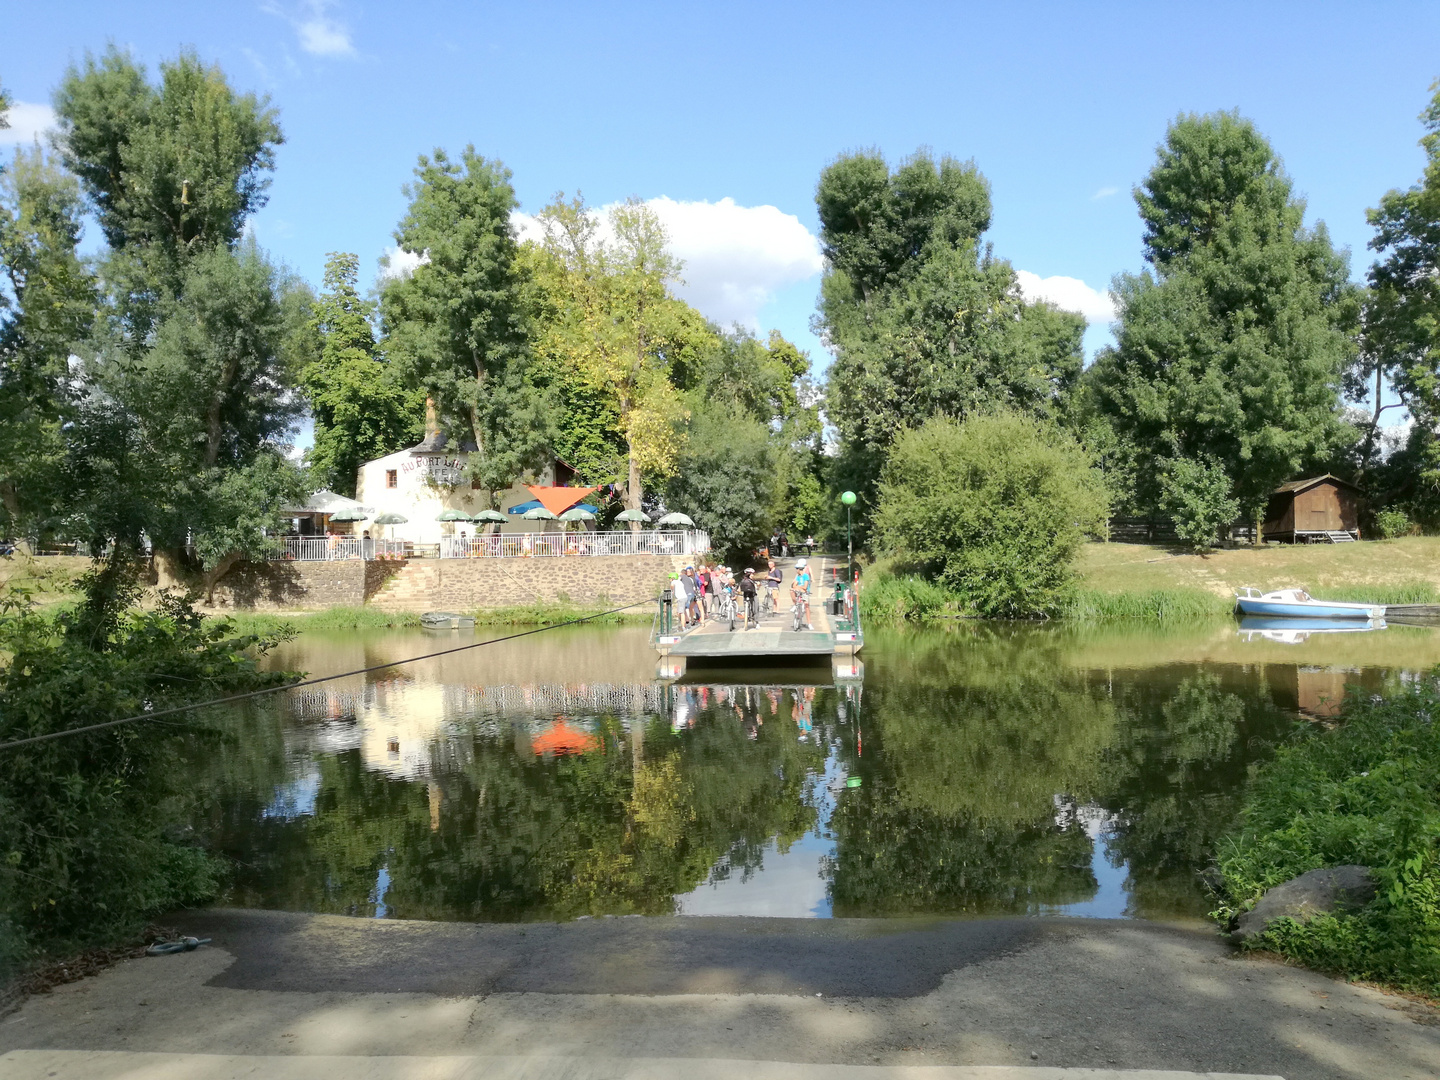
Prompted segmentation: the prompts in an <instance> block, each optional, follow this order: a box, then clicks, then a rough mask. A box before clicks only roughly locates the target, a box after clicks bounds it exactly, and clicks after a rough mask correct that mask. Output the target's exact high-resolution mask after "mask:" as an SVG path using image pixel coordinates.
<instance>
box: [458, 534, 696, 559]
mask: <svg viewBox="0 0 1440 1080" xmlns="http://www.w3.org/2000/svg"><path fill="white" fill-rule="evenodd" d="M709 550H710V536H709V534H707V533H704V532H700V531H698V530H693V531H692V530H681V529H675V530H669V529H648V530H644V531H641V532H633V533H632V532H573V533H561V532H545V533H497V534H495V535H494V536H467V537H459V536H449V537H446V538H445V539H443V540H441V541H440V557H441V558H442V559H524V558H534V557H546V556H552V555H699V554H702V553H703V552H706V551H709Z"/></svg>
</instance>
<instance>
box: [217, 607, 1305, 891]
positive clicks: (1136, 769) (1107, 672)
mask: <svg viewBox="0 0 1440 1080" xmlns="http://www.w3.org/2000/svg"><path fill="white" fill-rule="evenodd" d="M1144 644H1145V642H1144V639H1143V638H1137V637H1136V636H1135V635H1133V634H1132V635H1131V636H1130V637H1117V638H1115V640H1111V639H1110V638H1106V637H1104V636H1103V635H1099V634H1097V633H1095V632H1091V633H1090V635H1089V636H1088V637H1085V636H1083V635H1082V634H1080V633H1079V632H1077V631H1066V630H1063V629H1062V630H1059V631H1057V630H1055V629H1053V628H1051V629H1036V628H1027V627H1013V626H1005V625H996V624H986V625H978V626H975V625H966V626H962V627H957V628H956V629H954V630H951V631H933V630H909V629H907V630H905V631H901V632H896V631H887V630H884V629H880V630H874V631H872V632H871V634H870V641H869V643H868V645H867V650H868V651H870V652H871V658H872V659H871V663H870V678H869V680H868V681H867V683H866V686H865V689H864V697H863V702H864V707H863V708H861V709H859V710H858V714H857V712H855V711H851V713H850V714H849V717H848V722H847V723H844V724H841V723H839V722H838V721H839V716H838V712H837V705H836V702H837V698H836V693H837V692H836V691H834V690H831V689H822V690H819V691H818V692H814V697H813V700H811V699H809V698H806V697H805V696H803V694H802V695H801V696H800V697H798V698H797V697H796V691H795V690H793V689H790V688H782V687H774V686H769V687H762V686H729V687H699V686H694V687H675V688H674V689H673V691H667V693H673V695H674V700H675V708H674V710H673V712H672V713H671V714H668V715H666V716H663V717H661V716H652V717H649V718H647V719H645V720H644V722H643V723H641V722H640V721H633V722H632V723H631V725H630V726H628V727H627V725H625V724H622V723H620V722H619V721H616V720H613V719H610V720H604V721H600V722H598V723H596V722H585V721H575V722H574V723H575V724H576V725H577V726H578V727H583V728H584V729H585V730H586V732H587V733H589V734H587V737H586V739H581V740H551V741H552V742H554V743H555V746H556V747H557V748H559V749H564V748H565V746H569V745H570V744H571V743H572V742H573V743H574V745H576V746H580V745H583V744H584V743H585V742H586V741H587V739H588V738H589V736H590V735H593V736H594V737H595V739H596V740H597V741H598V745H597V748H596V749H595V750H593V751H590V752H587V753H578V754H556V755H553V756H536V754H535V753H534V752H533V751H534V748H535V746H536V738H535V736H536V730H537V729H536V728H535V727H534V725H533V724H532V723H527V722H519V721H517V722H515V723H514V724H512V723H511V721H510V720H509V719H505V718H503V717H501V718H499V719H494V717H497V716H500V714H499V713H496V712H492V713H489V714H487V715H488V716H490V717H492V719H487V720H485V721H484V722H483V723H477V724H476V725H475V726H474V727H473V728H471V727H465V726H464V725H457V724H456V723H454V722H450V723H448V725H447V726H446V727H445V729H444V730H446V731H447V732H448V734H447V735H446V736H445V737H444V738H437V740H436V741H435V742H434V743H433V744H432V745H431V748H430V751H431V754H430V775H428V776H420V777H419V778H418V779H413V778H412V779H404V778H400V777H401V774H400V773H399V772H397V770H395V769H393V768H390V767H389V766H388V765H387V764H386V762H381V761H379V760H378V759H376V760H374V761H371V762H370V764H369V767H367V764H366V761H365V759H364V757H363V751H361V750H357V749H355V747H356V745H357V742H358V741H359V735H360V732H361V729H362V728H363V725H356V724H355V723H354V721H353V720H351V721H350V724H351V726H350V727H348V728H347V727H346V726H345V723H346V721H345V718H344V717H343V716H332V715H329V714H328V713H326V712H325V711H324V710H320V711H319V712H317V713H316V714H315V716H313V717H310V718H309V719H307V720H305V721H303V722H295V721H289V720H285V719H282V718H281V717H280V715H279V713H278V712H275V711H273V710H272V711H271V712H264V711H263V710H254V711H253V713H247V715H246V717H245V718H244V719H243V720H237V722H236V723H235V725H234V729H235V730H236V731H237V732H243V733H244V737H243V738H236V739H234V740H232V741H230V742H228V743H226V744H225V745H224V746H223V747H221V748H220V749H219V750H216V751H214V752H212V753H211V754H210V756H209V757H208V758H206V759H204V760H202V761H201V762H199V763H197V769H201V770H205V769H208V770H209V771H210V774H211V779H210V780H209V782H208V783H201V784H199V785H198V787H199V789H200V791H201V796H200V802H201V804H202V805H201V808H200V817H199V819H198V821H197V824H198V825H199V827H200V830H201V832H202V834H203V835H205V836H207V837H210V838H213V840H214V842H215V843H216V845H217V846H218V847H220V848H221V849H222V850H224V851H225V852H227V853H229V854H231V855H233V856H234V857H235V858H236V859H237V860H238V867H237V870H236V874H235V887H234V899H235V900H236V901H237V902H240V903H247V904H256V905H265V906H283V907H289V908H295V909H301V910H322V911H337V912H354V913H357V914H364V913H369V912H371V911H372V910H373V907H374V905H373V899H372V893H373V891H374V889H375V883H376V877H377V874H378V873H379V871H380V870H381V868H382V867H383V868H385V869H386V870H387V872H388V876H389V881H390V884H389V888H388V891H387V894H386V897H385V903H386V905H387V908H388V910H389V911H390V913H392V914H394V915H396V916H401V917H412V918H445V919H519V918H527V917H530V918H544V917H561V918H563V917H568V916H573V915H578V914H588V913H597V914H598V913H617V914H618V913H627V912H647V913H648V912H655V913H663V912H669V911H672V910H673V909H674V900H673V897H674V896H675V895H676V894H683V893H686V892H689V891H690V890H691V889H693V888H695V887H696V886H697V885H699V884H700V883H702V882H704V881H706V880H707V879H712V880H713V879H718V878H723V877H727V876H735V877H740V878H744V877H747V876H749V875H751V874H753V873H754V872H755V871H756V870H757V869H759V868H760V867H761V866H762V860H763V857H764V854H765V853H766V851H767V850H773V849H771V848H770V847H769V845H770V844H771V843H772V842H778V845H779V847H780V849H781V850H782V851H784V850H786V849H788V847H789V846H790V844H791V843H793V842H794V841H795V840H796V839H798V838H799V837H801V836H803V835H804V834H805V833H806V831H807V830H809V829H812V828H815V827H816V825H817V809H816V807H817V804H821V803H825V802H826V801H827V800H828V796H825V795H823V792H818V791H817V790H816V789H815V786H816V785H817V784H818V783H819V781H818V779H817V776H818V774H819V773H820V772H821V771H822V765H823V763H824V759H825V757H826V755H827V753H831V752H834V753H837V754H838V756H839V761H838V763H837V764H838V765H839V766H840V767H841V768H842V770H843V771H844V772H846V773H848V774H849V775H850V776H852V777H857V778H858V779H859V780H860V781H861V786H859V787H856V788H844V787H839V788H838V789H837V793H836V795H835V796H834V798H835V804H836V809H835V811H834V814H833V816H832V817H831V819H830V820H829V821H828V825H827V827H826V828H825V829H824V830H823V831H825V832H826V833H828V834H829V835H830V836H831V837H832V838H833V840H834V842H835V844H836V850H835V853H834V856H833V858H832V859H831V860H830V862H829V864H828V866H827V871H826V872H827V874H828V875H829V876H830V878H831V898H832V901H833V906H834V911H835V913H836V914H837V915H865V914H905V913H912V912H967V913H979V912H1020V911H1033V910H1036V909H1039V908H1046V907H1051V906H1057V905H1063V904H1068V903H1074V902H1077V901H1083V900H1086V899H1089V898H1090V897H1092V896H1093V895H1094V893H1095V890H1096V881H1095V878H1094V875H1093V873H1092V870H1091V860H1092V854H1093V849H1092V842H1091V840H1090V839H1089V837H1088V836H1087V835H1086V833H1085V830H1084V828H1083V827H1082V826H1083V822H1082V821H1081V820H1080V818H1081V816H1082V814H1083V815H1084V816H1086V819H1087V820H1090V821H1092V822H1093V821H1094V820H1095V819H1096V818H1097V817H1103V819H1104V820H1105V821H1106V822H1108V830H1109V831H1108V834H1107V846H1108V850H1109V854H1110V857H1111V858H1112V860H1115V861H1117V862H1119V861H1124V862H1126V863H1128V864H1129V881H1128V886H1127V887H1128V888H1129V890H1130V910H1131V912H1132V913H1133V914H1137V915H1167V914H1175V913H1181V912H1188V913H1194V912H1196V911H1203V910H1204V904H1205V896H1204V894H1203V891H1202V890H1201V888H1200V879H1199V874H1200V872H1201V871H1203V870H1204V869H1205V867H1206V866H1208V865H1209V863H1210V860H1211V858H1212V852H1213V845H1214V843H1215V842H1216V839H1217V838H1218V837H1219V836H1220V835H1221V834H1222V833H1223V832H1224V831H1225V830H1226V829H1227V828H1228V827H1229V825H1230V823H1231V822H1232V820H1233V815H1234V812H1235V809H1236V805H1237V801H1238V798H1239V796H1240V793H1241V791H1242V788H1243V785H1244V781H1245V777H1246V770H1247V768H1248V766H1249V765H1250V764H1251V763H1252V762H1254V761H1256V760H1257V759H1258V758H1260V757H1261V756H1262V755H1264V754H1266V753H1268V750H1269V747H1270V746H1271V745H1272V744H1273V742H1274V741H1275V740H1276V739H1277V738H1278V737H1280V736H1281V735H1283V734H1284V732H1285V730H1286V727H1287V725H1288V724H1289V723H1291V722H1293V719H1294V715H1293V711H1291V709H1289V708H1286V707H1285V706H1287V705H1288V704H1290V703H1289V700H1288V699H1286V698H1285V693H1291V694H1292V696H1293V685H1292V684H1293V678H1291V679H1288V681H1287V673H1289V672H1292V671H1293V668H1292V667H1290V666H1289V665H1284V666H1283V667H1281V668H1280V670H1279V671H1278V672H1277V671H1276V668H1275V666H1274V665H1272V666H1271V669H1270V673H1269V674H1268V675H1267V674H1266V673H1265V672H1264V670H1263V669H1261V670H1259V671H1257V670H1256V669H1254V668H1248V669H1247V668H1241V667H1239V666H1227V667H1216V666H1214V665H1208V666H1205V667H1203V668H1202V667H1201V666H1200V665H1198V664H1188V665H1185V664H1170V665H1167V666H1163V667H1155V668H1145V667H1143V666H1140V664H1141V663H1143V660H1140V659H1139V657H1140V656H1141V655H1143V654H1142V653H1141V650H1143V648H1144ZM1131 654H1135V655H1136V657H1137V660H1136V662H1135V663H1134V664H1131V665H1129V666H1125V667H1116V668H1114V669H1108V668H1106V667H1104V666H1103V665H1104V664H1105V663H1108V662H1109V661H1110V659H1111V658H1113V659H1114V660H1115V662H1116V663H1117V664H1119V663H1123V662H1125V661H1126V660H1127V659H1128V657H1129V656H1130V655H1131ZM1081 657H1084V658H1086V659H1084V660H1081V659H1080V658H1081ZM1096 657H1099V658H1101V659H1100V662H1098V663H1097V662H1096V659H1095V658H1096ZM1087 668H1088V670H1086V669H1087ZM1267 679H1269V680H1271V681H1273V682H1274V683H1275V686H1273V687H1272V686H1268V685H1267V681H1266V680H1267ZM390 687H391V684H387V685H386V687H383V688H378V689H376V690H375V692H374V693H373V694H372V695H371V696H372V697H375V698H377V699H379V698H382V697H385V696H386V695H387V694H389V689H390ZM1284 687H1290V690H1288V691H1283V688H1284ZM491 689H495V690H503V689H505V688H491ZM512 689H519V688H512ZM647 689H648V688H647ZM1282 691H1283V692H1282ZM461 696H463V695H459V696H457V695H451V697H452V698H454V701H451V699H450V698H447V702H450V703H449V704H447V706H446V709H447V710H450V709H460V710H462V711H461V712H460V715H466V716H468V715H471V714H470V713H468V712H464V711H463V709H464V708H468V706H465V705H457V704H455V702H457V701H459V700H460V697H461ZM472 696H473V695H472ZM491 696H492V697H495V698H496V700H497V701H498V700H500V698H502V697H505V695H504V694H499V695H491ZM391 697H392V700H393V699H394V698H393V695H391ZM467 700H468V699H467ZM487 700H488V699H487ZM546 700H547V701H548V700H549V699H548V698H547V699H546ZM653 700H654V699H653V698H652V701H653ZM1276 700H1279V701H1280V704H1278V705H1277V704H1276V703H1275V701H1276ZM396 707H398V706H396ZM602 707H605V706H597V707H596V708H595V709H594V710H593V711H599V710H600V708H602ZM637 707H638V708H645V707H646V706H644V705H641V706H637ZM342 711H343V710H342ZM591 714H592V713H591V712H581V715H591ZM450 715H454V714H453V713H451V714H450ZM506 715H507V716H508V715H509V714H506ZM857 719H858V720H859V727H860V728H862V729H863V744H864V754H863V756H862V755H859V754H858V753H857V737H856V736H857V726H856V723H855V721H856V720H857ZM578 727H577V729H578ZM457 731H459V732H460V733H458V734H457ZM417 738H418V737H417ZM327 740H328V741H327ZM562 744H563V745H562ZM420 745H421V750H420V752H419V754H418V759H417V763H418V764H419V765H420V766H421V767H423V765H424V761H425V752H424V745H425V744H424V742H423V741H422V742H421V744H420ZM541 745H542V747H543V745H546V744H545V742H544V740H542V741H541ZM837 746H838V747H839V749H838V750H836V749H835V748H836V747H837ZM373 749H374V747H373V746H372V751H373ZM407 753H408V751H407ZM382 756H383V754H382ZM407 760H408V759H407ZM387 768H388V769H389V771H391V772H392V773H395V774H396V775H395V776H387V775H385V772H384V771H382V770H383V769H387ZM276 792H295V793H298V795H297V796H296V798H291V799H290V801H289V802H288V803H287V802H286V801H285V800H283V799H276V798H272V793H276ZM312 798H313V808H312V807H311V806H310V803H309V801H307V800H311V799H312ZM272 804H273V805H272ZM300 804H304V805H303V807H302V808H301V809H299V810H298V811H296V810H283V809H281V810H279V811H277V809H276V807H282V808H283V806H300ZM267 806H270V807H271V809H270V813H271V814H273V815H275V816H266V808H267ZM1085 807H1092V808H1093V807H1098V808H1100V809H1099V810H1098V811H1095V810H1091V811H1085V810H1084V808H1085ZM311 810H313V812H308V813H307V811H311ZM1102 812H1103V813H1102Z"/></svg>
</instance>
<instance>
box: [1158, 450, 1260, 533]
mask: <svg viewBox="0 0 1440 1080" xmlns="http://www.w3.org/2000/svg"><path fill="white" fill-rule="evenodd" d="M1230 489H1231V484H1230V477H1229V475H1228V474H1227V473H1226V472H1225V470H1224V469H1223V468H1222V467H1221V466H1220V465H1218V464H1216V463H1215V462H1212V461H1196V460H1193V459H1191V458H1176V459H1175V460H1174V461H1172V462H1170V464H1169V467H1168V468H1167V469H1166V471H1165V475H1164V476H1162V477H1161V478H1160V508H1161V509H1162V510H1163V511H1164V512H1165V514H1166V515H1167V516H1169V517H1170V519H1171V520H1172V521H1174V522H1175V534H1176V535H1177V536H1179V537H1180V539H1181V540H1182V541H1183V542H1184V543H1185V544H1187V545H1189V546H1190V547H1191V548H1194V549H1195V550H1196V551H1208V550H1209V549H1210V548H1213V547H1214V546H1215V541H1216V540H1217V539H1218V538H1219V536H1220V530H1222V529H1224V528H1226V527H1227V526H1229V524H1230V523H1231V522H1232V521H1234V520H1235V519H1236V517H1238V516H1239V514H1240V503H1239V501H1238V500H1236V499H1234V498H1232V497H1231V495H1230Z"/></svg>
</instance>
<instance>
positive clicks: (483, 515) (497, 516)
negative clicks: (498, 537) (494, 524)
mask: <svg viewBox="0 0 1440 1080" xmlns="http://www.w3.org/2000/svg"><path fill="white" fill-rule="evenodd" d="M472 520H474V521H475V522H476V523H477V524H478V523H480V522H482V521H498V522H501V523H502V524H503V523H504V521H505V515H504V514H502V513H500V511H499V510H481V511H480V513H478V514H476V515H475V517H474V518H473V519H472Z"/></svg>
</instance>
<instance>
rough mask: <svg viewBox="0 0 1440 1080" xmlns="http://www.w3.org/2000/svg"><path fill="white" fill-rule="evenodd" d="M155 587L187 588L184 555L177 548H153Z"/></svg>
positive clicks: (187, 580) (187, 578)
mask: <svg viewBox="0 0 1440 1080" xmlns="http://www.w3.org/2000/svg"><path fill="white" fill-rule="evenodd" d="M155 588H156V589H180V590H182V591H188V590H189V575H188V574H187V573H186V572H185V556H184V553H183V552H182V551H180V549H179V548H158V547H157V548H156V549H155Z"/></svg>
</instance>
